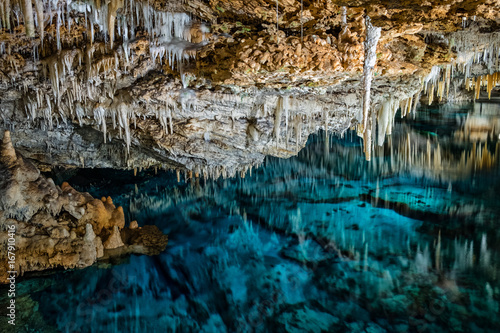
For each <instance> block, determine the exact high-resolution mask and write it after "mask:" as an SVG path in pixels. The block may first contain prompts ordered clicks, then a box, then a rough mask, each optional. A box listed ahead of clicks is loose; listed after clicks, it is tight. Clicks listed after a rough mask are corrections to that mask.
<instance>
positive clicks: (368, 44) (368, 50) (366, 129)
mask: <svg viewBox="0 0 500 333" xmlns="http://www.w3.org/2000/svg"><path fill="white" fill-rule="evenodd" d="M365 25H366V40H365V44H364V46H365V63H364V66H363V124H362V125H363V126H362V130H363V140H364V148H365V156H366V160H367V161H370V160H371V151H372V117H371V115H370V112H369V111H370V93H371V87H372V80H373V68H374V67H375V64H376V62H377V44H378V40H379V39H380V34H381V30H382V28H377V27H374V26H373V25H372V23H371V19H370V17H369V16H367V17H366V21H365Z"/></svg>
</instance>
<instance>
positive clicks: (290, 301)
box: [19, 104, 500, 333]
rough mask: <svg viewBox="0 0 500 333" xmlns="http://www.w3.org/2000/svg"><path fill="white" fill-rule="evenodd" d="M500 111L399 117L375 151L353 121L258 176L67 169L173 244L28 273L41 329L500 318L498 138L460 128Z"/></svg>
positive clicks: (33, 319)
mask: <svg viewBox="0 0 500 333" xmlns="http://www.w3.org/2000/svg"><path fill="white" fill-rule="evenodd" d="M498 115H500V106H498V105H495V104H485V105H479V104H476V105H472V104H467V105H456V106H447V107H441V108H440V109H437V108H435V107H434V108H430V107H429V108H420V109H419V110H418V112H417V114H416V115H415V116H411V117H409V118H405V119H400V117H399V115H398V116H397V118H398V120H397V124H396V126H395V128H394V131H393V135H392V136H391V137H390V138H387V139H386V142H385V144H384V146H383V147H379V148H376V151H375V153H374V156H375V157H374V158H373V160H372V161H371V162H366V161H365V160H364V154H363V148H362V142H361V140H360V139H359V138H357V136H356V134H355V133H352V132H347V133H346V134H345V135H344V137H343V138H339V137H337V136H332V135H330V136H326V135H325V133H319V134H317V135H313V136H311V138H310V139H309V142H308V144H307V146H306V148H304V149H303V150H302V151H301V152H300V153H299V154H298V156H296V157H292V158H289V159H277V158H272V157H269V158H266V161H265V163H264V164H263V166H261V167H260V168H258V169H254V170H252V174H251V175H250V174H247V175H246V176H245V178H241V177H238V178H234V179H222V178H221V179H218V180H205V179H199V180H188V181H187V182H186V181H185V180H182V181H181V182H180V183H177V178H176V175H175V173H171V172H164V171H159V172H158V173H157V174H155V172H154V171H153V170H145V171H142V172H140V173H139V174H138V176H137V177H134V176H133V173H132V172H131V171H126V172H125V171H123V172H122V171H113V170H79V171H77V172H72V173H56V174H55V175H53V176H54V178H55V179H56V180H57V181H58V182H62V181H63V180H69V182H70V183H71V184H72V185H74V186H75V187H76V188H77V189H78V190H84V191H89V192H90V193H91V194H92V195H94V196H96V197H100V196H103V195H111V196H112V197H113V199H114V201H115V203H118V204H120V205H123V206H124V208H125V211H126V216H127V219H128V221H131V220H138V221H139V225H143V224H155V225H157V226H158V227H159V228H160V229H161V230H163V231H164V232H165V233H168V234H169V244H168V246H167V249H166V250H165V252H164V253H162V254H161V255H159V256H155V257H146V256H131V257H130V258H127V259H124V260H122V261H119V262H118V261H116V262H112V263H100V264H97V265H95V266H94V267H91V268H88V269H84V270H77V271H67V272H60V273H57V274H53V275H49V276H45V277H33V278H30V279H26V280H24V281H22V282H20V283H19V285H20V287H19V290H20V291H21V294H22V295H24V296H20V297H21V298H22V299H23V300H24V301H25V302H27V305H26V309H27V310H26V313H27V314H26V318H25V322H27V323H29V324H28V325H27V326H28V327H27V328H30V325H31V328H35V327H43V328H41V329H40V330H41V331H62V332H371V333H373V332H497V331H498V327H500V315H499V302H500V281H499V277H500V274H499V273H500V266H499V263H500V261H499V250H500V246H499V244H500V241H499V240H500V233H499V231H498V230H500V229H499V228H498V226H499V223H500V218H499V217H500V203H499V199H500V196H499V194H498V189H499V188H500V168H499V166H498V162H499V160H500V158H499V156H498V154H497V153H498V148H497V147H498V145H497V144H498V137H497V136H494V135H489V136H488V137H487V138H486V140H485V141H483V143H482V144H481V143H480V142H479V141H477V140H476V141H474V140H471V137H470V138H469V139H460V135H459V133H461V132H462V131H463V128H464V126H466V125H467V119H469V121H470V119H476V118H480V119H486V121H487V122H490V123H491V122H494V121H496V119H498ZM474 117H475V118H474ZM497 135H498V134H497ZM408 142H410V144H408ZM485 143H486V145H484V144H485ZM438 146H439V148H438ZM479 146H482V147H483V148H482V150H481V152H482V153H483V154H486V153H488V154H490V155H491V156H493V157H492V161H493V162H492V163H490V164H489V165H487V166H485V164H484V163H473V162H474V158H473V157H470V156H471V155H470V152H471V151H477V149H479ZM408 147H410V148H408ZM437 150H439V153H438V152H437ZM429 152H430V155H429ZM462 154H464V156H465V159H464V164H461V162H460V159H461V156H462ZM427 156H431V159H427V160H426V157H427ZM437 156H439V159H438V157H437ZM436 161H440V163H437V162H436ZM465 162H469V164H467V163H465ZM436 163H437V164H436ZM28 310H29V311H28ZM30 311H31V312H30ZM28 314H29V315H28ZM34 325H38V326H34Z"/></svg>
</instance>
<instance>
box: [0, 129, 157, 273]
mask: <svg viewBox="0 0 500 333" xmlns="http://www.w3.org/2000/svg"><path fill="white" fill-rule="evenodd" d="M0 147H1V148H0V244H7V239H8V237H9V233H8V231H10V230H11V229H12V228H13V227H14V229H15V247H16V249H15V253H16V260H15V267H14V268H12V269H11V268H9V267H5V266H6V265H7V263H8V260H7V258H6V256H7V251H4V250H2V251H1V252H0V259H1V262H2V270H1V275H0V281H1V282H2V283H5V282H6V281H7V280H6V278H7V272H8V271H17V272H18V274H19V275H22V274H24V273H26V272H30V271H40V270H46V269H52V268H83V267H88V266H90V265H92V264H94V263H95V262H96V260H97V259H99V258H102V257H104V256H107V257H109V256H116V255H123V254H127V253H142V254H157V253H159V252H161V251H163V250H164V249H165V247H166V244H167V236H165V235H163V234H162V233H161V231H160V230H159V229H158V228H157V227H156V226H144V227H142V228H138V227H137V222H135V223H133V224H131V226H130V227H125V218H124V215H123V209H122V207H118V208H117V207H115V205H114V204H113V201H112V199H111V198H110V197H108V198H102V199H94V198H92V196H90V195H89V194H88V193H79V192H78V191H76V190H75V189H73V188H72V187H71V186H70V185H69V184H67V183H64V184H63V185H62V186H61V187H59V186H56V185H55V184H54V182H53V181H52V179H48V178H45V177H44V176H43V175H41V174H40V172H39V171H38V169H37V168H36V167H35V166H34V165H33V164H32V163H31V162H29V161H28V160H26V159H25V158H24V157H23V156H22V155H20V154H18V153H16V151H15V150H14V147H13V145H12V141H11V138H10V132H9V131H6V132H5V134H4V137H3V140H2V143H1V145H0Z"/></svg>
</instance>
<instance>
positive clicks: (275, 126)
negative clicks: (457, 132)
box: [0, 0, 499, 176]
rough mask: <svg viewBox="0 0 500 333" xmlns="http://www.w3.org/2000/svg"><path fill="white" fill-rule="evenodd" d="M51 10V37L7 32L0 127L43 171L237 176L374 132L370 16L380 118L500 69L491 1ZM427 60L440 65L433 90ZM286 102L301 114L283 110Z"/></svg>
mask: <svg viewBox="0 0 500 333" xmlns="http://www.w3.org/2000/svg"><path fill="white" fill-rule="evenodd" d="M37 3H39V2H37ZM41 3H42V6H41V15H40V12H39V10H40V8H39V7H37V9H36V12H37V13H38V14H37V15H38V16H40V17H43V18H45V22H44V24H43V29H40V27H39V26H37V24H36V22H35V24H34V26H37V29H35V31H33V32H32V33H29V34H27V33H28V31H27V29H28V30H30V31H31V30H33V29H31V28H30V27H28V26H27V25H26V24H25V22H23V21H22V20H17V21H13V20H7V21H8V22H9V23H11V26H9V27H7V25H6V22H7V21H6V22H4V23H3V27H4V29H3V30H2V33H1V35H0V68H1V69H2V70H1V71H0V82H1V85H0V100H1V102H0V108H1V112H0V114H1V117H0V124H1V125H0V126H1V128H3V129H10V130H11V132H12V135H13V137H14V138H15V144H16V148H17V149H19V151H20V152H22V153H23V154H24V155H25V156H26V157H29V158H32V159H33V160H37V161H39V163H40V165H39V166H40V167H42V168H43V169H49V168H51V166H53V165H64V166H71V167H113V168H136V167H149V166H156V167H162V166H163V167H165V168H176V169H180V170H184V171H190V172H194V173H199V174H206V175H211V176H216V175H224V174H226V175H234V174H237V173H240V172H246V171H247V170H248V169H249V167H250V166H255V165H258V164H260V162H261V161H262V160H263V156H264V155H273V156H278V157H284V156H286V155H291V154H292V153H293V149H290V146H294V145H295V146H297V147H299V148H300V147H303V145H304V142H305V139H306V138H307V136H308V135H309V134H310V133H312V132H315V131H316V130H317V129H318V128H319V127H322V128H324V129H325V128H327V129H328V130H330V131H335V132H337V133H342V132H343V131H345V130H346V129H347V128H349V127H351V126H354V125H356V124H358V123H360V122H362V123H363V124H365V121H363V118H366V117H365V116H363V117H360V116H358V113H359V108H360V107H361V105H362V103H363V96H362V94H361V92H360V90H361V88H362V84H361V81H362V78H363V65H364V61H365V59H364V54H365V52H364V51H365V50H364V42H365V39H366V26H365V25H366V24H365V18H366V17H370V18H371V21H372V22H373V24H374V26H376V27H380V28H381V37H380V41H379V43H378V44H377V45H376V49H375V50H374V51H375V54H376V58H377V59H376V65H375V67H374V69H373V82H372V90H371V94H372V95H374V96H373V97H372V98H371V100H372V103H370V107H371V108H373V113H377V112H378V111H377V109H379V108H380V105H378V104H383V103H384V100H386V99H387V98H389V97H390V96H392V97H394V99H395V100H398V102H401V103H402V102H403V101H406V100H407V99H408V98H410V97H413V102H414V103H415V104H416V103H417V100H418V98H419V95H420V93H419V92H420V90H424V88H425V90H424V91H423V94H427V95H432V96H434V94H435V88H434V87H436V90H439V89H441V88H439V89H437V88H438V85H439V84H440V83H439V82H438V81H442V82H445V83H444V85H445V86H446V85H447V84H446V82H447V80H448V79H447V77H448V74H447V73H448V70H445V67H446V66H453V68H455V72H457V73H465V79H467V78H468V77H469V78H470V77H471V76H474V75H477V74H478V73H487V74H492V71H495V68H496V67H495V68H493V67H491V66H490V64H491V63H492V61H493V60H494V59H493V60H492V54H493V53H494V52H491V51H490V50H491V48H493V49H494V48H495V47H497V46H495V45H498V33H497V32H496V31H497V26H498V20H499V14H498V12H499V11H498V10H496V9H497V8H498V4H497V3H496V2H495V1H468V0H467V1H447V2H446V3H444V4H443V3H440V2H425V3H422V4H415V3H412V2H409V1H408V2H406V1H404V2H398V4H389V3H385V2H380V3H377V4H375V3H372V2H371V1H358V2H356V3H349V4H346V3H343V2H341V1H327V2H325V3H317V2H308V1H306V2H303V3H302V4H301V2H300V1H295V0H293V1H292V0H290V1H284V2H278V3H276V2H274V1H254V0H251V1H248V2H240V1H236V2H234V1H210V2H202V1H195V0H189V1H174V2H164V1H155V2H148V3H145V2H142V1H138V2H136V1H130V2H128V3H127V4H125V3H121V2H119V1H118V2H115V1H112V2H110V3H106V4H104V3H102V4H101V3H100V2H94V1H91V2H89V3H88V4H85V5H81V4H79V3H73V2H70V3H68V5H61V4H54V5H53V6H52V5H51V6H48V4H47V3H44V2H43V1H42V2H41ZM276 4H277V5H278V8H277V9H276ZM344 6H345V7H344ZM58 11H59V12H60V14H58ZM7 12H8V10H7V9H6V13H7ZM108 12H109V13H110V16H109V17H106V19H104V16H105V13H108ZM186 13H189V14H190V15H191V16H188V15H187V14H186ZM11 14H12V13H11ZM61 15H62V16H61ZM11 16H12V15H11ZM38 16H37V17H38ZM4 17H5V16H4ZM48 18H49V20H47V19H48ZM11 21H12V22H11ZM63 21H64V22H63ZM104 21H105V22H104ZM2 22H3V21H2ZM5 28H7V29H5ZM27 35H30V36H32V37H30V38H28V37H27ZM485 50H487V52H486V53H485ZM488 54H489V56H487V55H488ZM471 59H480V61H478V63H476V62H477V61H476V60H471ZM472 64H474V66H476V68H474V69H473V70H469V69H468V68H469V67H471V65H472ZM433 66H434V67H436V66H440V67H442V70H441V72H440V73H439V71H438V75H437V77H433V78H432V80H431V79H428V78H426V76H427V74H429V72H431V69H432V68H433ZM497 66H498V65H497ZM450 68H451V67H450ZM450 72H451V69H450ZM474 73H476V74H474ZM454 75H455V76H456V75H458V74H454ZM461 75H463V74H461ZM421 80H424V81H425V84H423V85H422V87H418V83H419V81H421ZM475 82H477V80H476V81H475ZM483 82H484V81H483ZM464 84H465V85H468V84H469V83H468V81H467V82H462V83H460V85H461V86H462V85H464ZM479 86H480V85H479ZM448 90H449V89H447V90H446V91H448ZM476 90H478V89H477V88H476ZM438 94H439V92H438ZM447 94H448V93H446V94H443V93H441V95H440V100H442V98H443V95H447ZM410 95H411V96H410ZM282 98H291V99H293V100H296V101H297V103H296V108H295V109H294V107H293V106H290V112H289V113H287V112H286V110H284V109H285V108H283V107H280V102H279V100H280V99H282ZM429 99H430V101H431V102H432V98H429ZM281 105H282V106H284V104H283V103H281ZM278 116H280V117H279V118H280V119H278V120H277V118H278ZM289 124H291V125H292V126H293V130H292V132H295V133H296V134H297V135H296V136H297V137H296V138H293V136H294V135H293V134H292V135H290V134H289V131H288V129H289V128H288V125H289ZM320 124H323V126H321V125H320ZM282 127H283V129H281V128H282ZM359 130H360V132H361V134H364V133H365V132H366V130H367V129H365V128H360V129H359ZM277 134H280V135H281V136H282V137H281V138H279V136H280V135H277ZM99 136H100V138H99ZM273 136H274V139H272V138H273ZM369 138H370V137H369V136H367V137H366V139H367V140H365V141H368V142H367V146H369V147H371V146H372V143H371V142H369V141H370V140H368V139H369ZM280 141H281V143H280ZM124 146H125V147H124ZM369 150H371V148H369ZM224 169H227V170H224Z"/></svg>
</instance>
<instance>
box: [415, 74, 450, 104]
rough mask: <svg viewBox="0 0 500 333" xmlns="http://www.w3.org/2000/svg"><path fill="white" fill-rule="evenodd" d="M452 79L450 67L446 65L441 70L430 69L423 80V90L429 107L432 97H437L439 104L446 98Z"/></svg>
mask: <svg viewBox="0 0 500 333" xmlns="http://www.w3.org/2000/svg"><path fill="white" fill-rule="evenodd" d="M451 78H452V66H451V65H446V66H445V69H444V70H442V69H441V67H439V66H434V67H432V70H431V72H430V74H429V75H427V77H425V79H424V80H423V82H422V84H423V90H424V91H425V93H426V94H427V96H428V99H429V105H431V104H432V102H433V101H434V95H437V97H438V98H439V101H440V102H441V101H442V100H443V98H444V97H445V96H446V98H448V95H449V92H450V84H451Z"/></svg>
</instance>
